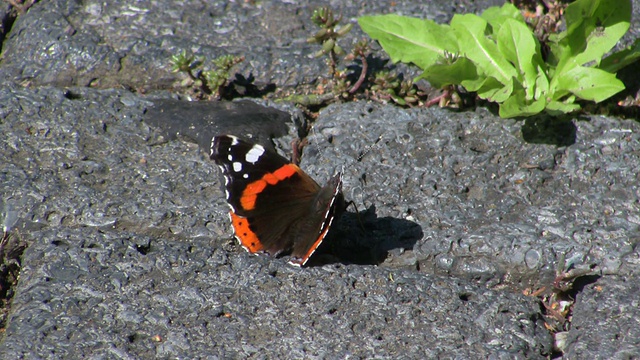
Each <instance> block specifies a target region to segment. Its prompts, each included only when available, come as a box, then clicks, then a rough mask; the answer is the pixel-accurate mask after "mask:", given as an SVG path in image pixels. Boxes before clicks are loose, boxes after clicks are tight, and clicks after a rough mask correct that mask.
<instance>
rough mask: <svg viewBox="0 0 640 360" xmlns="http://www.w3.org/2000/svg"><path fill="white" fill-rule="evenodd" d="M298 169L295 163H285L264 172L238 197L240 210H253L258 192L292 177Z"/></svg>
mask: <svg viewBox="0 0 640 360" xmlns="http://www.w3.org/2000/svg"><path fill="white" fill-rule="evenodd" d="M298 171H300V168H299V167H297V166H296V165H293V164H287V165H284V166H282V167H281V168H279V169H278V170H276V171H274V172H272V173H267V174H264V176H263V177H262V178H261V179H259V180H256V181H254V182H252V183H251V184H248V185H247V188H246V189H244V191H243V192H242V196H241V197H240V206H242V210H245V211H249V210H253V209H254V208H255V207H256V199H257V198H258V194H260V193H261V192H262V191H263V190H264V189H265V188H266V187H267V185H275V184H277V183H278V182H280V181H282V180H284V179H287V178H290V177H292V176H293V175H294V174H295V173H296V172H298Z"/></svg>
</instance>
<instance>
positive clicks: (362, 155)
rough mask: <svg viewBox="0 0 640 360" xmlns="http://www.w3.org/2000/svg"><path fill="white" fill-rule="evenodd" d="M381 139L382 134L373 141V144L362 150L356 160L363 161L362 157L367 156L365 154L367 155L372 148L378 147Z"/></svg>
mask: <svg viewBox="0 0 640 360" xmlns="http://www.w3.org/2000/svg"><path fill="white" fill-rule="evenodd" d="M381 140H382V135H379V136H378V138H377V139H376V140H375V141H374V142H373V144H371V145H369V146H367V148H366V149H364V151H362V152H361V153H360V155H358V157H357V158H356V162H360V161H362V158H363V157H365V155H367V154H368V153H369V152H370V151H371V150H373V148H375V147H377V145H378V143H379V142H380V141H381Z"/></svg>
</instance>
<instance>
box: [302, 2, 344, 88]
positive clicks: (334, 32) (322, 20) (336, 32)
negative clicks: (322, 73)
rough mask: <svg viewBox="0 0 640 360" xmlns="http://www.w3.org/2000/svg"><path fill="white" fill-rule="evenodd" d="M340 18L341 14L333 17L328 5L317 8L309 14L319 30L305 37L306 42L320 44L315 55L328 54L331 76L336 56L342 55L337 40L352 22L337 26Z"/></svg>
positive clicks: (342, 51)
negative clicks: (320, 47) (320, 46)
mask: <svg viewBox="0 0 640 360" xmlns="http://www.w3.org/2000/svg"><path fill="white" fill-rule="evenodd" d="M341 20H342V16H339V17H337V18H336V17H335V16H334V15H333V11H332V10H331V9H330V8H329V7H326V6H325V7H321V8H317V9H315V10H314V11H313V15H311V21H313V23H314V24H316V25H318V26H319V27H320V30H318V32H316V33H315V35H313V36H312V37H310V38H308V39H307V42H308V43H318V44H322V49H321V50H319V51H318V52H316V54H315V57H320V56H322V55H328V56H329V60H328V63H329V67H330V72H331V76H334V75H335V72H336V65H337V57H338V56H340V55H344V50H343V49H342V47H340V45H338V43H337V40H338V38H341V37H343V36H345V35H346V34H348V33H349V32H350V31H351V29H352V28H353V25H352V24H347V25H345V26H342V27H340V28H338V27H337V26H338V24H340V21H341Z"/></svg>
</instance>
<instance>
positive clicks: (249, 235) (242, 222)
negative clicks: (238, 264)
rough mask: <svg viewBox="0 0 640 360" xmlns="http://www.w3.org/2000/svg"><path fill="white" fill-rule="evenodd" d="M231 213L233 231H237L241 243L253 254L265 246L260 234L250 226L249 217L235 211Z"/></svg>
mask: <svg viewBox="0 0 640 360" xmlns="http://www.w3.org/2000/svg"><path fill="white" fill-rule="evenodd" d="M229 215H231V224H232V225H233V231H235V233H236V237H237V238H238V240H240V244H242V246H244V248H245V249H247V251H248V252H250V253H252V254H254V253H257V252H258V251H261V250H262V248H263V246H262V243H260V239H258V236H257V235H256V234H255V233H254V232H253V231H251V229H250V228H249V222H248V221H247V219H246V218H243V217H241V216H238V215H236V214H234V213H233V211H232V212H230V213H229Z"/></svg>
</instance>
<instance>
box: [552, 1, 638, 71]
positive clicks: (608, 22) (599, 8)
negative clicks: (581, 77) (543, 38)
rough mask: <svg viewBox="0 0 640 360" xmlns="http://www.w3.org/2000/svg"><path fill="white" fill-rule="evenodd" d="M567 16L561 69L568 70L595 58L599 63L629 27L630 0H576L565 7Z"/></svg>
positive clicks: (559, 67) (559, 68)
mask: <svg viewBox="0 0 640 360" xmlns="http://www.w3.org/2000/svg"><path fill="white" fill-rule="evenodd" d="M565 20H566V22H567V31H566V37H565V38H564V39H563V42H564V45H565V46H566V50H565V51H564V52H563V54H562V57H561V59H560V63H559V64H558V71H569V70H571V69H572V68H573V67H575V66H580V65H585V64H587V63H590V62H592V61H595V62H596V63H597V64H599V63H600V60H601V59H602V57H603V56H604V54H606V53H607V52H608V51H609V50H611V49H612V48H613V47H614V46H615V45H616V43H617V42H618V40H620V38H621V37H622V36H623V35H624V34H625V33H626V32H627V30H628V29H629V23H630V21H631V1H630V0H577V1H575V2H573V3H571V4H570V5H569V6H567V8H566V9H565ZM565 67H567V68H566V69H564V68H565Z"/></svg>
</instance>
